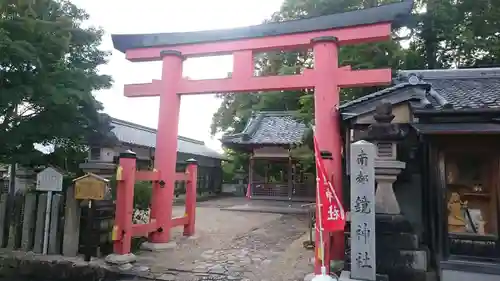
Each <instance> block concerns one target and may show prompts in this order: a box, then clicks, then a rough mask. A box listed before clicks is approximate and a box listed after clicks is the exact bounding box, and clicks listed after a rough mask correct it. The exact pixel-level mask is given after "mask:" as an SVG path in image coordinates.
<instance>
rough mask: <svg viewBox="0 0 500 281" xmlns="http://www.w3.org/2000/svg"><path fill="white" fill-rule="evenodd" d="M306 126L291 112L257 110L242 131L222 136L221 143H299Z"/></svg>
mask: <svg viewBox="0 0 500 281" xmlns="http://www.w3.org/2000/svg"><path fill="white" fill-rule="evenodd" d="M306 130H307V126H306V125H305V124H304V123H302V122H300V121H298V120H296V118H295V117H294V115H293V112H258V113H256V114H255V116H254V117H253V118H251V119H250V120H249V121H248V123H247V126H246V127H245V129H244V130H243V132H241V133H238V134H234V135H227V136H224V137H223V138H222V139H221V141H222V143H223V144H230V143H232V144H274V145H287V144H300V143H301V142H302V139H303V136H304V134H305V132H306Z"/></svg>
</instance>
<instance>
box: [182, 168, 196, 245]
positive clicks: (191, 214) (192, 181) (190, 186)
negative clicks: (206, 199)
mask: <svg viewBox="0 0 500 281" xmlns="http://www.w3.org/2000/svg"><path fill="white" fill-rule="evenodd" d="M186 162H187V168H186V173H187V174H188V180H187V182H186V211H185V215H186V216H187V217H188V223H187V224H186V225H184V236H192V235H194V230H195V225H194V223H195V220H196V185H197V179H198V163H197V162H196V160H195V159H189V160H187V161H186Z"/></svg>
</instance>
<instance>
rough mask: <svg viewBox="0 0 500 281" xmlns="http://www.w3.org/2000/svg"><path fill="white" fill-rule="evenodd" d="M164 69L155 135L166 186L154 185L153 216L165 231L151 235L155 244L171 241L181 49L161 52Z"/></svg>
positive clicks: (158, 163) (158, 164) (182, 59)
mask: <svg viewBox="0 0 500 281" xmlns="http://www.w3.org/2000/svg"><path fill="white" fill-rule="evenodd" d="M160 56H161V59H162V61H163V68H162V74H161V81H160V83H159V85H158V92H159V93H160V108H159V118H158V131H157V134H156V148H155V168H156V169H157V170H158V171H160V178H161V179H162V180H163V181H164V182H165V186H163V187H162V186H161V185H160V184H158V183H155V184H154V185H153V194H152V199H151V200H152V202H151V219H156V221H157V222H158V225H161V226H164V227H162V229H163V231H161V232H160V231H157V232H153V233H151V234H150V241H151V242H152V243H168V242H169V240H170V228H171V227H172V225H171V224H172V204H173V196H174V185H175V165H176V159H177V131H178V127H179V111H180V106H181V96H180V95H177V93H178V86H179V82H180V81H181V79H182V62H183V61H184V58H183V56H182V54H181V52H178V51H169V50H165V51H161V53H160Z"/></svg>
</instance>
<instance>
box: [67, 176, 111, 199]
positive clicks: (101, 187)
mask: <svg viewBox="0 0 500 281" xmlns="http://www.w3.org/2000/svg"><path fill="white" fill-rule="evenodd" d="M73 182H74V183H75V199H81V200H103V199H104V195H105V194H106V189H107V186H108V182H109V180H107V179H105V178H103V177H100V176H98V175H95V174H86V175H85V176H82V177H79V178H77V179H75V180H73Z"/></svg>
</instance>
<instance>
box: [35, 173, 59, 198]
mask: <svg viewBox="0 0 500 281" xmlns="http://www.w3.org/2000/svg"><path fill="white" fill-rule="evenodd" d="M62 187H63V174H62V172H61V171H59V170H58V169H56V168H54V167H47V168H45V169H44V170H43V171H41V172H40V173H38V174H37V175H36V190H37V191H56V192H58V191H62V189H63V188H62Z"/></svg>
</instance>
